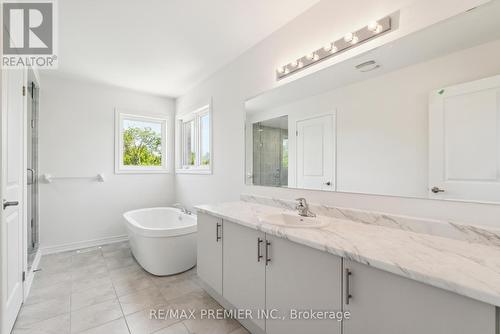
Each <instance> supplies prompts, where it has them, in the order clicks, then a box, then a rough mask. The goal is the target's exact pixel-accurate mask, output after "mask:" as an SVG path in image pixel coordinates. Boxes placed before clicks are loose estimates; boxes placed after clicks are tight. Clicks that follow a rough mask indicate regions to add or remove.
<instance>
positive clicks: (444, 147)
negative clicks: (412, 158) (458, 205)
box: [429, 76, 500, 202]
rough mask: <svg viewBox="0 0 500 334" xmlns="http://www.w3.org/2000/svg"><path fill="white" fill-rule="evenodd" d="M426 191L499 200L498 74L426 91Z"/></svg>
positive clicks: (434, 195)
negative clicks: (428, 121)
mask: <svg viewBox="0 0 500 334" xmlns="http://www.w3.org/2000/svg"><path fill="white" fill-rule="evenodd" d="M429 112H430V115H429V120H430V124H429V125H430V132H429V135H430V138H429V144H430V146H429V154H430V156H429V194H430V197H432V198H445V199H464V200H465V199H474V200H481V201H495V202H498V201H500V76H495V77H490V78H486V79H482V80H478V81H473V82H468V83H465V84H461V85H456V86H452V87H447V88H444V89H440V90H438V91H436V92H433V93H431V97H430V109H429Z"/></svg>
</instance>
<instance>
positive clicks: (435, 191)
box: [431, 187, 444, 194]
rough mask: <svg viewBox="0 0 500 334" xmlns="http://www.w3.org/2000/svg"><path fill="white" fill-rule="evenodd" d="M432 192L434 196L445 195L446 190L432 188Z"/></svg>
mask: <svg viewBox="0 0 500 334" xmlns="http://www.w3.org/2000/svg"><path fill="white" fill-rule="evenodd" d="M431 191H432V192H433V193H434V194H437V193H444V189H441V188H439V187H432V188H431Z"/></svg>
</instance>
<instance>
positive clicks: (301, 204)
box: [295, 197, 316, 217]
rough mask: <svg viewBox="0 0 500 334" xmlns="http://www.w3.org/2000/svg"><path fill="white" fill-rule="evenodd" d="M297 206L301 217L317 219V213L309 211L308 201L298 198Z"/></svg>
mask: <svg viewBox="0 0 500 334" xmlns="http://www.w3.org/2000/svg"><path fill="white" fill-rule="evenodd" d="M296 201H297V205H296V206H295V209H297V212H298V214H299V216H302V217H316V214H315V213H312V212H311V211H310V210H309V204H307V201H306V199H305V198H302V197H301V198H297V199H296Z"/></svg>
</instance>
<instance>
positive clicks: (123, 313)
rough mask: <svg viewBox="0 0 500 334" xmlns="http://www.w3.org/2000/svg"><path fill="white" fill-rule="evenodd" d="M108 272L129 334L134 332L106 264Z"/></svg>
mask: <svg viewBox="0 0 500 334" xmlns="http://www.w3.org/2000/svg"><path fill="white" fill-rule="evenodd" d="M101 253H102V249H101ZM106 272H107V273H108V276H110V277H109V278H110V280H111V286H112V287H113V290H114V291H115V296H116V300H117V302H118V305H119V306H120V311H121V312H122V316H123V321H125V326H127V331H128V332H129V334H132V331H131V330H130V327H129V325H128V321H127V318H126V317H125V312H123V307H122V303H121V302H120V297H118V293H117V292H116V288H115V283H114V282H113V280H112V279H111V275H110V271H109V268H108V266H107V265H106Z"/></svg>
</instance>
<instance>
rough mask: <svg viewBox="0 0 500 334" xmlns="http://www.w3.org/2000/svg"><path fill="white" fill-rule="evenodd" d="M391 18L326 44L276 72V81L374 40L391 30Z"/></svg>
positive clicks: (373, 22) (368, 25)
mask: <svg viewBox="0 0 500 334" xmlns="http://www.w3.org/2000/svg"><path fill="white" fill-rule="evenodd" d="M392 28H393V27H392V25H391V16H390V15H389V16H386V17H384V18H382V19H380V20H377V21H372V22H369V23H368V24H367V25H366V26H365V27H363V28H361V29H359V30H357V31H354V32H350V33H347V34H345V35H344V36H343V37H342V38H340V39H338V40H336V41H333V42H331V43H326V45H325V46H323V47H322V48H320V49H318V50H316V51H314V52H311V53H309V54H307V55H306V56H303V57H301V58H299V59H297V60H295V61H292V62H291V63H289V64H288V65H285V66H282V67H280V68H278V69H277V70H276V79H277V80H280V79H283V78H285V77H287V76H289V75H291V74H293V73H295V72H297V71H299V70H301V69H303V68H306V67H309V66H311V65H314V64H316V63H318V62H320V61H322V60H325V59H327V58H330V57H333V56H336V55H337V54H339V53H341V52H343V51H346V50H348V49H350V48H353V47H355V46H357V45H359V44H361V43H363V42H366V41H368V40H370V39H372V38H376V37H378V36H380V35H382V33H385V32H388V31H391V30H392Z"/></svg>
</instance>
